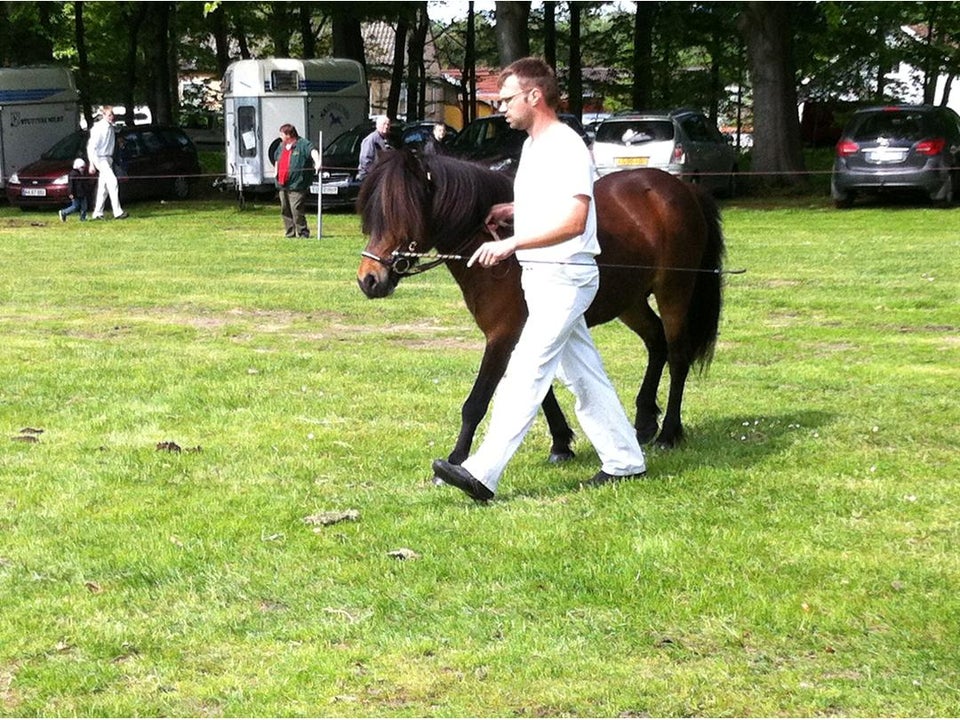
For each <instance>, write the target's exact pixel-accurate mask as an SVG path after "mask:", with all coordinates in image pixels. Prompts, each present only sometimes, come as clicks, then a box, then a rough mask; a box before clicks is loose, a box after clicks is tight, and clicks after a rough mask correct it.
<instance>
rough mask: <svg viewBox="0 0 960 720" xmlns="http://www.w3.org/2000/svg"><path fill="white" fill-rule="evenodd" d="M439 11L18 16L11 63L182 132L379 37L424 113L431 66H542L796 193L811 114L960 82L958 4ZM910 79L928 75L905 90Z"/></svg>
mask: <svg viewBox="0 0 960 720" xmlns="http://www.w3.org/2000/svg"><path fill="white" fill-rule="evenodd" d="M442 4H443V5H445V6H446V8H447V10H448V11H449V9H450V6H451V4H452V3H449V2H447V3H442ZM439 5H440V4H438V3H434V2H426V3H424V2H416V3H412V2H381V3H341V2H242V3H239V2H235V3H225V2H140V1H132V2H99V1H89V0H87V1H85V0H75V1H74V2H63V3H36V2H6V3H2V4H0V21H2V22H0V56H2V59H3V64H4V65H8V66H9V65H30V64H42V63H59V64H65V65H68V66H70V67H72V68H73V69H74V70H75V71H76V73H77V78H78V85H79V87H80V91H81V97H82V100H83V103H84V105H85V108H86V111H87V113H88V116H89V112H90V108H92V107H95V106H96V105H97V104H101V103H108V102H109V103H116V104H123V105H125V106H126V107H127V108H128V109H129V111H130V112H132V108H133V107H134V106H135V105H148V106H150V108H151V110H152V111H153V115H154V117H156V118H157V119H159V120H161V121H172V122H175V121H177V120H178V119H179V118H180V116H181V114H182V113H183V112H185V108H184V99H183V98H182V97H181V95H182V93H181V91H180V87H179V83H178V80H179V79H180V78H183V77H185V76H191V75H196V76H204V75H206V76H210V77H219V76H221V75H222V74H223V72H224V70H225V69H226V66H227V64H229V63H230V62H231V61H233V60H237V59H241V58H249V57H269V56H291V57H304V58H309V57H322V56H328V55H334V56H340V57H351V58H354V59H357V60H359V61H360V62H362V63H365V64H367V63H368V58H367V54H368V50H369V48H368V47H366V46H365V42H364V37H365V36H364V28H365V27H366V26H367V24H368V23H370V22H372V21H382V22H386V23H388V24H389V25H390V26H392V27H393V28H394V30H395V31H396V37H397V45H396V48H395V52H394V53H393V55H392V57H393V58H396V59H402V60H399V61H398V60H396V59H394V61H393V68H392V69H393V74H392V83H393V84H396V85H397V86H398V87H396V88H395V89H394V90H393V92H392V95H393V94H395V95H396V96H397V97H399V96H400V93H401V87H400V86H401V85H402V86H404V89H405V91H406V92H408V93H409V94H410V95H409V96H408V98H409V97H414V98H415V97H416V94H417V91H418V87H417V85H418V84H419V83H422V82H424V80H425V78H424V77H423V67H424V60H423V54H424V53H425V52H427V51H428V49H429V48H432V49H433V52H435V54H436V58H437V61H438V63H439V65H440V67H443V68H458V69H461V70H463V71H464V72H463V77H466V78H469V77H471V73H472V72H473V68H474V66H476V67H489V68H498V67H500V66H502V65H503V64H505V63H506V62H508V61H509V60H512V59H514V58H515V57H516V56H518V55H519V54H523V53H527V52H529V53H532V54H537V55H542V56H544V57H546V58H548V59H549V60H550V61H551V62H555V63H556V66H557V71H558V75H559V77H560V78H561V80H562V81H563V82H564V86H565V88H567V89H569V90H570V91H571V93H572V94H575V95H576V97H571V98H570V100H571V103H570V106H571V108H572V109H574V110H579V109H581V108H583V109H584V111H587V110H590V109H599V108H602V109H603V110H604V111H608V112H610V111H616V110H620V109H625V108H631V107H648V108H654V107H657V108H665V107H677V106H693V107H697V108H699V109H701V110H703V111H704V112H706V113H707V114H708V115H709V116H710V117H711V118H713V119H715V120H717V121H718V123H720V124H721V125H731V124H734V123H739V124H740V125H741V126H742V127H743V128H744V129H749V130H751V131H756V142H757V145H759V146H760V147H758V148H756V149H757V156H758V157H757V158H756V159H757V160H759V161H760V162H761V164H762V163H764V162H769V163H770V169H771V170H773V171H775V174H776V173H781V172H782V173H783V174H784V175H783V176H784V177H787V178H789V176H790V174H791V171H795V170H798V169H799V168H798V167H797V162H798V160H797V158H798V157H799V153H798V152H797V151H798V147H797V145H798V143H799V142H800V138H799V133H796V128H795V123H796V118H795V117H793V116H795V115H796V113H795V109H796V106H797V104H798V103H803V102H810V101H816V102H819V103H831V102H836V101H846V102H850V103H856V102H877V101H884V102H887V101H895V100H902V99H905V98H908V97H909V98H913V97H917V98H920V99H922V100H924V101H926V102H931V103H932V102H945V99H946V96H947V94H948V93H947V92H944V87H946V88H947V89H949V88H950V87H951V85H952V83H953V78H954V76H955V74H956V72H957V69H958V66H960V43H958V35H960V3H955V2H932V1H931V2H905V3H887V2H857V3H848V2H833V1H829V0H828V1H826V2H810V1H804V2H798V1H790V2H785V3H776V2H732V3H727V2H682V3H678V2H639V3H636V4H635V7H630V6H629V5H620V4H617V5H613V4H610V3H602V2H576V3H573V2H543V3H539V4H537V5H536V6H534V5H532V4H531V3H528V2H497V3H496V10H495V11H493V12H470V11H472V10H473V3H472V2H471V3H466V2H465V3H460V4H459V5H456V4H454V6H455V7H457V8H462V10H463V12H462V15H463V17H462V18H458V19H456V20H430V18H429V16H430V13H431V12H432V11H436V10H437V8H438V6H439ZM428 31H429V32H428ZM431 38H432V43H431V42H430V39H431ZM465 60H466V61H468V62H465ZM901 64H902V65H903V66H905V67H910V68H913V69H914V71H913V72H912V73H910V74H908V75H906V76H904V75H902V74H900V75H894V74H891V72H890V70H891V68H895V67H897V66H900V65H901ZM398 65H399V66H398ZM466 65H469V67H466ZM774 70H775V72H773V71H774ZM938 80H939V81H940V93H939V94H938V92H937V82H938ZM188 104H189V99H188ZM408 107H418V105H417V104H416V103H410V102H409V101H408ZM788 116H790V117H788ZM754 126H756V127H754ZM795 134H796V137H794V135H795Z"/></svg>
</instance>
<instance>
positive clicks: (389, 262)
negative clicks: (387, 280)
mask: <svg viewBox="0 0 960 720" xmlns="http://www.w3.org/2000/svg"><path fill="white" fill-rule="evenodd" d="M407 247H408V250H407V252H401V251H400V250H394V251H393V252H392V253H391V254H390V257H389V258H382V257H380V256H379V255H374V254H373V253H372V252H367V251H366V250H364V251H362V252H361V253H360V257H365V258H367V259H368V260H373V261H374V262H378V263H380V264H381V265H383V266H384V267H385V268H387V270H389V271H390V272H392V273H394V274H395V275H397V276H398V277H402V278H403V277H410V276H411V275H419V274H420V273H425V272H426V271H427V270H432V269H433V268H435V267H437V266H438V265H441V264H442V263H443V262H444V260H442V259H441V260H434V261H432V262H428V263H424V264H423V265H420V258H419V257H418V256H417V252H416V249H417V243H416V241H413V242H411V243H410V244H409V245H408V246H407Z"/></svg>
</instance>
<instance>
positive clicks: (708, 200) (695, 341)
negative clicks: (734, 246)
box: [687, 186, 726, 371]
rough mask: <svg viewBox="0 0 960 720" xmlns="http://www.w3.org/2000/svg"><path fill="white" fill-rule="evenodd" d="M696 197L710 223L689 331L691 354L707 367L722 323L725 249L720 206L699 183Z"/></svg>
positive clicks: (694, 292) (691, 303)
mask: <svg viewBox="0 0 960 720" xmlns="http://www.w3.org/2000/svg"><path fill="white" fill-rule="evenodd" d="M696 190H697V193H696V195H697V200H698V201H699V204H700V209H701V211H702V212H703V219H704V221H705V223H706V226H707V243H706V247H705V248H704V251H703V256H702V258H701V260H700V269H701V270H712V271H713V272H700V273H697V283H696V285H695V286H694V289H693V298H692V299H691V302H690V307H689V310H688V311H687V332H688V333H689V335H688V337H689V340H690V346H689V347H690V357H691V360H692V361H693V363H695V364H697V365H699V368H700V370H701V371H703V370H704V369H706V367H707V366H708V365H709V364H710V361H711V360H712V359H713V351H714V348H715V347H716V343H717V332H718V330H719V326H720V310H721V308H722V307H723V273H722V272H721V271H722V270H723V259H724V254H725V252H726V248H725V246H724V241H723V227H722V222H721V219H720V208H719V207H718V206H717V203H716V201H715V200H714V199H713V196H712V195H711V194H710V193H709V191H706V190H703V189H702V188H701V187H699V186H697V187H696Z"/></svg>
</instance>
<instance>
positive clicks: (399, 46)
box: [387, 13, 409, 118]
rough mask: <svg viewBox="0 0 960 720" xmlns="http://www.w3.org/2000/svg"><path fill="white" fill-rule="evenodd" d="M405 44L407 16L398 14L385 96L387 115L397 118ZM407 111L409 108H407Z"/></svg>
mask: <svg viewBox="0 0 960 720" xmlns="http://www.w3.org/2000/svg"><path fill="white" fill-rule="evenodd" d="M406 44H407V16H406V15H405V14H404V13H400V17H399V18H397V31H396V33H395V34H394V37H393V71H392V73H391V75H390V92H389V93H388V94H387V115H388V116H389V117H391V118H395V117H397V112H398V111H399V109H400V88H401V86H402V85H403V66H404V62H403V53H404V48H405V47H406ZM408 110H409V106H408Z"/></svg>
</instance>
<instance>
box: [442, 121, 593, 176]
mask: <svg viewBox="0 0 960 720" xmlns="http://www.w3.org/2000/svg"><path fill="white" fill-rule="evenodd" d="M558 117H559V118H560V120H561V121H563V122H564V123H566V124H567V125H569V126H570V127H571V128H573V129H574V130H576V132H577V134H578V135H579V136H580V137H581V138H583V141H584V143H586V144H588V145H589V143H590V139H589V137H588V136H587V133H586V131H585V130H584V129H583V125H581V124H580V120H578V119H577V117H576V115H570V114H569V113H560V114H559V115H558ZM526 139H527V133H526V132H525V131H523V130H514V129H513V128H512V127H510V126H509V125H508V124H507V119H506V117H504V116H503V115H490V116H488V117H482V118H477V119H476V120H474V121H473V122H471V123H468V124H467V126H466V127H465V128H464V129H463V130H461V131H460V133H459V134H458V135H457V137H456V139H455V140H454V141H453V142H452V143H450V144H449V146H448V152H449V153H450V154H451V155H454V156H455V157H459V158H463V159H464V160H474V161H476V162H482V163H483V164H485V165H487V166H488V167H490V168H491V169H492V170H501V171H504V172H507V173H510V174H513V173H515V172H516V170H517V162H519V160H520V151H521V150H522V149H523V141H524V140H526Z"/></svg>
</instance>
